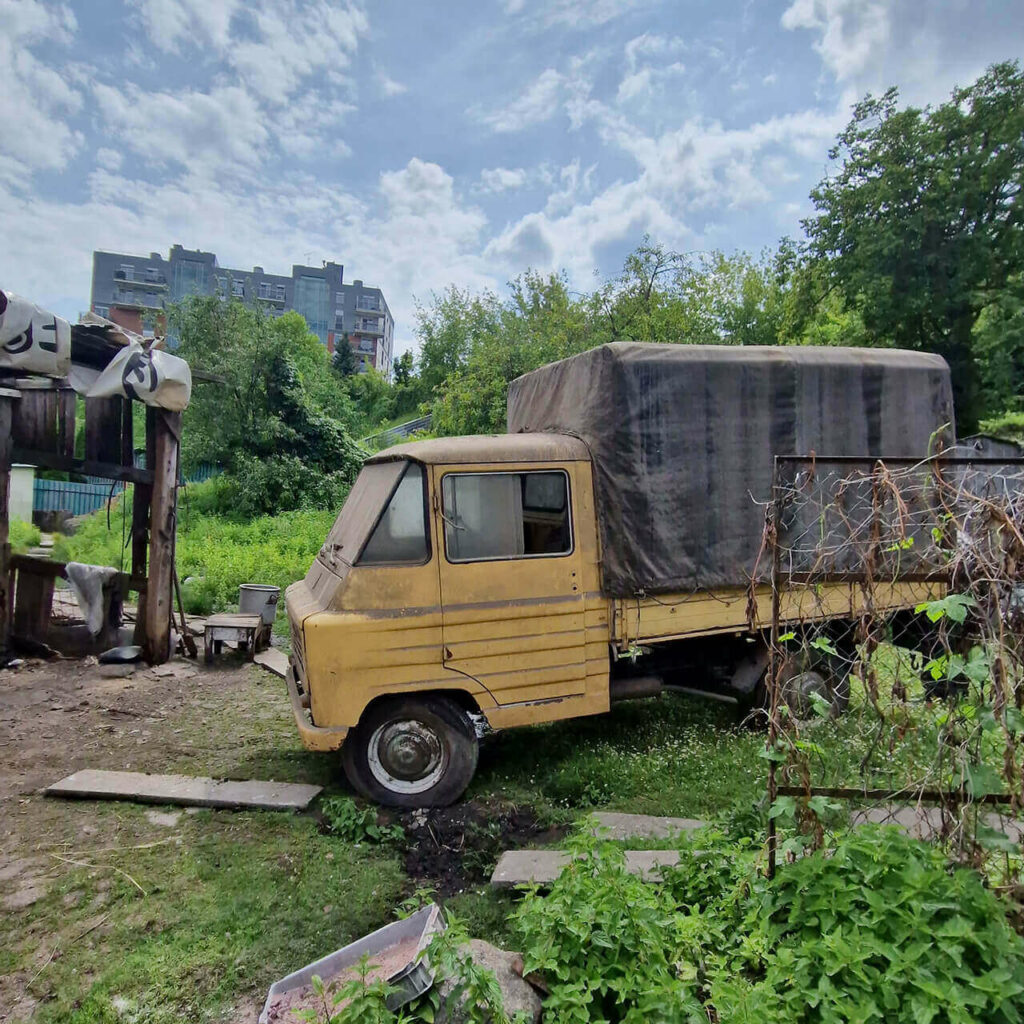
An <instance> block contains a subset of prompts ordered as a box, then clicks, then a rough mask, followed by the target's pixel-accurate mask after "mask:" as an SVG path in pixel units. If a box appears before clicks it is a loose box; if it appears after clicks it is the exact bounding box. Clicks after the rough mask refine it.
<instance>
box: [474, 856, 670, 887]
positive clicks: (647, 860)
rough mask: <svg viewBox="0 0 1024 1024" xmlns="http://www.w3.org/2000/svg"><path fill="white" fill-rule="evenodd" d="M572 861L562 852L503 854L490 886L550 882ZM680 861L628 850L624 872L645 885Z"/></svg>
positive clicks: (570, 857)
mask: <svg viewBox="0 0 1024 1024" xmlns="http://www.w3.org/2000/svg"><path fill="white" fill-rule="evenodd" d="M571 859H572V854H570V853H567V852H565V851H564V850H506V851H505V852H504V853H503V854H502V855H501V857H500V858H499V859H498V863H497V865H496V866H495V868H494V873H493V874H492V875H491V885H493V886H495V887H497V888H507V887H509V886H513V885H529V884H530V883H531V882H536V883H538V884H541V885H543V884H546V883H548V882H553V881H554V880H555V879H556V878H557V877H558V876H559V875H560V874H561V872H562V869H563V868H564V867H565V866H566V864H568V863H569V861H570V860H571ZM678 861H679V852H678V851H677V850H627V851H626V870H627V871H629V872H631V873H632V874H634V875H639V876H640V877H641V878H642V879H643V880H644V881H645V882H650V881H652V880H654V879H655V878H656V877H657V876H658V874H659V873H660V870H661V868H662V867H665V866H666V865H671V864H676V863H678Z"/></svg>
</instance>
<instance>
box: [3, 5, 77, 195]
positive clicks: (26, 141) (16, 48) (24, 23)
mask: <svg viewBox="0 0 1024 1024" xmlns="http://www.w3.org/2000/svg"><path fill="white" fill-rule="evenodd" d="M0 25H2V26H3V31H2V32H0V123H2V125H3V128H2V130H0V181H7V182H16V181H17V182H22V183H24V182H25V181H27V180H28V179H29V178H30V177H31V174H32V173H33V172H34V171H37V170H60V169H62V168H63V167H65V166H67V163H68V161H69V160H70V159H71V158H72V157H73V156H74V155H75V154H76V153H77V152H78V150H79V149H80V148H81V145H82V141H83V139H82V134H81V133H80V132H79V131H76V130H75V129H73V128H72V127H71V126H70V125H69V124H68V122H67V118H68V117H69V115H71V114H73V113H75V112H76V111H78V110H79V109H80V107H81V105H82V97H81V94H80V93H79V91H78V89H77V87H76V84H75V78H76V77H77V75H72V74H69V73H68V70H66V69H62V62H67V57H66V56H64V55H63V54H62V53H61V52H60V51H61V50H63V49H64V48H65V47H67V46H69V45H70V44H71V43H72V42H73V40H74V37H75V32H76V29H77V23H76V21H75V16H74V14H73V13H72V11H71V9H70V7H68V6H67V5H65V4H54V3H43V2H41V0H0ZM44 50H45V54H44V52H43V51H44Z"/></svg>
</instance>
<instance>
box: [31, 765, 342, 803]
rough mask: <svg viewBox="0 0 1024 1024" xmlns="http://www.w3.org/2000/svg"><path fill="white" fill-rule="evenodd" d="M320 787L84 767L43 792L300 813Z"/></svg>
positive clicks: (59, 794) (96, 797) (292, 783)
mask: <svg viewBox="0 0 1024 1024" xmlns="http://www.w3.org/2000/svg"><path fill="white" fill-rule="evenodd" d="M322 789H323V787H322V786H309V785H305V784H302V783H296V782H260V781H257V780H249V781H246V782H230V781H228V782H221V781H219V780H217V779H208V778H196V777H194V776H189V775H146V774H144V773H143V772H107V771H96V770H94V769H90V768H86V769H84V770H83V771H79V772H75V773H74V774H73V775H69V776H68V777H67V778H65V779H61V780H60V782H55V783H54V784H53V785H52V786H48V787H47V788H46V795H47V796H59V797H73V798H78V799H81V800H133V801H135V802H137V803H144V804H182V805H184V806H186V807H224V808H235V807H255V808H258V809H260V810H264V811H301V810H304V809H305V808H306V807H308V806H309V805H310V803H311V802H312V801H313V800H314V799H315V798H316V797H317V796H319V794H320V792H321V790H322Z"/></svg>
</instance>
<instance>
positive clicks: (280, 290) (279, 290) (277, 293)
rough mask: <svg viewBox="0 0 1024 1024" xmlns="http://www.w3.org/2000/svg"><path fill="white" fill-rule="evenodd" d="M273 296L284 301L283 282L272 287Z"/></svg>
mask: <svg viewBox="0 0 1024 1024" xmlns="http://www.w3.org/2000/svg"><path fill="white" fill-rule="evenodd" d="M274 297H275V298H278V299H280V300H281V301H282V302H283V301H284V285H283V284H279V285H277V286H276V288H275V289H274Z"/></svg>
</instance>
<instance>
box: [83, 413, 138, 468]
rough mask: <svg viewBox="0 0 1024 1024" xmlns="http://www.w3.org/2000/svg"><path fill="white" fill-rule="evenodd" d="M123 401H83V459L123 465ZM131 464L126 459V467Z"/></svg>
mask: <svg viewBox="0 0 1024 1024" xmlns="http://www.w3.org/2000/svg"><path fill="white" fill-rule="evenodd" d="M123 406H124V399H123V398H121V397H120V396H114V397H112V398H87V399H86V400H85V457H86V458H87V459H91V460H92V461H94V462H112V463H117V464H118V465H124V464H125V463H124V462H123V461H122V459H121V413H122V409H123ZM131 462H132V460H131V459H128V463H127V464H128V465H130V464H131Z"/></svg>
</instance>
